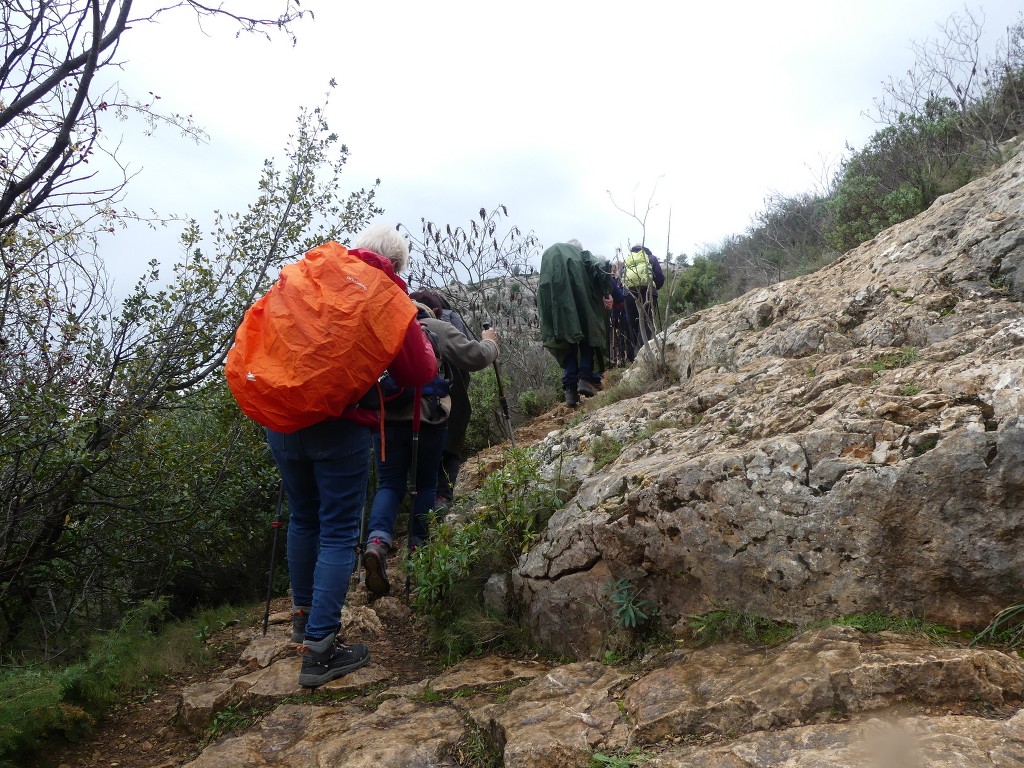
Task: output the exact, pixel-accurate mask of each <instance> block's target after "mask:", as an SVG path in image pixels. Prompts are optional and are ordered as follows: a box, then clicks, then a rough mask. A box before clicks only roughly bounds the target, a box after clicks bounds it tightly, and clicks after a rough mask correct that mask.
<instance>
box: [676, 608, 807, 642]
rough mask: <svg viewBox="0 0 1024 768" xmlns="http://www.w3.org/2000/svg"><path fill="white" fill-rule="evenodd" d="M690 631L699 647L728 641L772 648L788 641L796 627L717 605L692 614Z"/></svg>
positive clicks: (795, 631)
mask: <svg viewBox="0 0 1024 768" xmlns="http://www.w3.org/2000/svg"><path fill="white" fill-rule="evenodd" d="M689 618H690V631H691V633H692V634H693V637H694V639H695V640H696V641H697V644H698V645H699V646H707V645H713V644H715V643H719V642H725V641H728V640H741V641H743V642H746V643H750V644H751V645H758V646H767V647H769V648H770V647H772V646H775V645H779V644H780V643H783V642H785V641H786V640H789V639H790V638H791V637H793V636H794V635H795V634H796V633H797V627H796V626H794V625H792V624H787V623H786V622H782V621H775V620H774V619H768V618H765V617H764V616H758V615H756V614H753V613H747V612H746V611H737V610H735V609H733V608H716V609H715V610H713V611H709V612H707V613H702V614H694V615H691V616H690V617H689Z"/></svg>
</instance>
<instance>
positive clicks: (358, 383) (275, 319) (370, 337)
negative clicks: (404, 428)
mask: <svg viewBox="0 0 1024 768" xmlns="http://www.w3.org/2000/svg"><path fill="white" fill-rule="evenodd" d="M415 316H416V308H415V307H414V306H413V304H412V302H411V301H410V299H409V297H408V296H406V294H405V292H404V291H403V290H402V289H401V288H399V287H398V285H396V284H395V282H394V281H393V280H392V279H391V278H390V277H389V276H388V275H387V273H385V272H384V271H383V270H380V269H377V268H376V267H373V266H371V265H369V264H366V263H365V262H363V261H362V260H361V259H359V258H357V257H356V256H354V255H352V254H350V253H349V252H348V250H347V249H346V248H345V246H343V245H341V244H340V243H336V242H333V241H331V242H327V243H324V244H323V245H319V246H317V247H316V248H314V249H313V250H311V251H309V252H308V253H307V254H306V255H305V257H304V258H303V259H301V260H300V261H298V262H296V263H294V264H289V265H288V266H286V267H284V268H283V269H282V270H281V276H280V278H279V279H278V281H277V282H276V283H275V284H274V285H273V286H272V287H271V288H270V290H269V291H267V293H266V294H265V295H264V296H263V297H262V298H260V299H259V300H257V301H256V303H254V304H253V305H252V306H251V307H250V308H249V310H248V311H247V312H246V313H245V318H244V319H243V320H242V324H241V325H240V326H239V327H238V331H237V332H236V333H235V343H234V346H232V347H231V349H230V350H229V351H228V355H227V362H226V365H225V371H224V373H225V375H226V376H227V380H228V387H229V388H230V389H231V392H232V394H233V395H234V396H235V399H236V400H237V401H238V405H239V407H240V408H241V409H242V412H243V413H245V415H246V416H248V417H249V418H251V419H252V420H253V421H256V422H257V423H259V424H262V425H263V426H265V427H270V428H271V429H273V430H276V431H278V432H286V433H287V432H294V431H296V430H298V429H302V428H303V427H308V426H309V425H311V424H315V423H317V422H318V421H323V420H324V419H330V418H335V417H337V416H339V415H341V412H342V411H344V410H345V408H347V407H348V406H349V405H351V404H352V403H354V402H356V401H357V400H358V399H359V398H360V397H361V396H362V395H363V394H364V393H365V392H366V391H367V390H368V389H369V388H370V386H371V385H372V384H373V383H374V382H375V381H376V380H377V378H378V377H379V376H380V375H381V374H382V373H383V372H384V369H385V368H387V366H388V364H389V363H391V361H392V360H393V359H394V357H395V355H396V354H398V351H399V350H400V349H401V347H402V343H403V341H404V339H405V332H406V329H407V328H408V327H409V322H410V321H411V320H412V319H413V317H415Z"/></svg>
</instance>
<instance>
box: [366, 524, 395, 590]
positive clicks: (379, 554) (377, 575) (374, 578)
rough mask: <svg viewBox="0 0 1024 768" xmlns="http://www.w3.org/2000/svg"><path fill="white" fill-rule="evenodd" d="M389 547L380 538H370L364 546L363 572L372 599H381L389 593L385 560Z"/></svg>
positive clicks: (389, 584)
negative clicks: (364, 572)
mask: <svg viewBox="0 0 1024 768" xmlns="http://www.w3.org/2000/svg"><path fill="white" fill-rule="evenodd" d="M389 549H390V547H389V546H388V545H387V544H386V543H385V542H384V540H383V539H381V538H377V537H375V538H372V539H370V541H369V542H368V543H367V544H366V551H365V552H364V553H363V570H365V571H366V588H367V589H368V590H369V591H370V594H371V595H373V596H374V597H382V596H384V595H386V594H388V593H390V592H391V582H389V581H388V571H387V565H386V563H385V560H386V559H387V556H388V550H389Z"/></svg>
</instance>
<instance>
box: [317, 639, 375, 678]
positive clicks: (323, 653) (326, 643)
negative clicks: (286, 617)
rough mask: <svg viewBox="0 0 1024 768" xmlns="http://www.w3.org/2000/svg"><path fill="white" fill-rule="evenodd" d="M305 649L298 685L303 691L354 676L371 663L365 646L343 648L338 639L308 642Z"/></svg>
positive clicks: (355, 645)
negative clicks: (353, 673)
mask: <svg viewBox="0 0 1024 768" xmlns="http://www.w3.org/2000/svg"><path fill="white" fill-rule="evenodd" d="M305 647H306V652H305V653H303V654H302V669H301V670H300V671H299V685H301V686H302V687H304V688H316V687H317V686H320V685H323V684H324V683H329V682H330V681H331V680H336V679H338V678H339V677H341V676H342V675H347V674H348V673H349V672H354V671H355V670H357V669H359V668H360V667H362V666H364V665H365V664H366V663H367V662H369V660H370V650H369V649H368V648H367V647H366V646H365V645H363V644H362V643H353V644H352V645H344V644H343V643H342V642H341V641H340V640H338V639H337V636H336V635H328V636H327V637H325V638H323V639H322V640H306V641H305Z"/></svg>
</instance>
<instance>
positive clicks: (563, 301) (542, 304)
mask: <svg viewBox="0 0 1024 768" xmlns="http://www.w3.org/2000/svg"><path fill="white" fill-rule="evenodd" d="M537 305H538V314H539V316H540V335H541V342H542V343H543V344H544V347H545V348H546V349H547V350H548V351H549V352H550V353H551V354H552V355H554V356H555V359H556V360H558V363H559V365H561V366H562V389H564V390H565V403H566V405H568V406H569V407H570V408H575V407H576V406H577V405H579V397H580V395H583V396H584V397H591V396H593V395H595V394H597V392H596V388H595V386H594V385H595V383H596V384H597V386H598V387H599V386H600V382H601V378H600V374H601V373H602V372H603V371H604V368H605V360H606V359H607V355H608V335H607V326H608V310H609V309H611V307H612V280H611V273H610V271H609V268H608V264H607V262H604V261H602V260H599V259H598V258H596V257H595V256H594V255H593V254H592V253H590V251H585V250H583V248H582V246H581V245H580V243H579V241H577V240H570V241H569V242H568V243H556V244H555V245H552V246H551V247H550V248H548V249H547V250H546V251H544V254H543V255H542V256H541V261H540V282H539V283H538V286H537Z"/></svg>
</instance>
